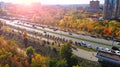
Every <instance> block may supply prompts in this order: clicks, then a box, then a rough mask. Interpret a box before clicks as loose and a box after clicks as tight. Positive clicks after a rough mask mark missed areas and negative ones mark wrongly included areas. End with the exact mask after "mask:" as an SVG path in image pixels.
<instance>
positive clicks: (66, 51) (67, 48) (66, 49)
mask: <svg viewBox="0 0 120 67" xmlns="http://www.w3.org/2000/svg"><path fill="white" fill-rule="evenodd" d="M71 56H72V50H71V45H70V44H65V45H63V46H62V47H61V48H60V57H61V58H63V59H66V60H69V58H70V57H71Z"/></svg>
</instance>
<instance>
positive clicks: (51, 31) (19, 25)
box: [2, 19, 116, 49]
mask: <svg viewBox="0 0 120 67" xmlns="http://www.w3.org/2000/svg"><path fill="white" fill-rule="evenodd" d="M2 20H3V19H2ZM4 21H5V23H6V24H8V25H11V26H14V27H16V28H21V29H25V30H27V31H31V32H37V33H41V34H43V35H45V34H49V35H51V36H55V37H59V38H65V39H66V40H72V41H73V42H81V41H83V39H84V40H88V41H85V42H86V43H87V44H91V47H92V48H93V49H94V48H95V47H96V46H100V47H104V48H106V47H107V48H110V47H111V44H112V42H113V41H112V40H105V39H100V38H94V37H91V36H85V35H81V34H75V33H71V34H70V32H65V31H61V30H56V31H55V30H54V29H51V28H49V27H46V26H42V25H38V24H33V23H31V24H30V23H27V22H21V21H19V20H15V21H10V20H4ZM33 25H34V27H33ZM45 32H46V33H45ZM81 39H82V40H81ZM91 41H93V42H91ZM96 42H97V43H96ZM100 43H103V44H109V46H108V45H102V44H100ZM114 45H116V42H114Z"/></svg>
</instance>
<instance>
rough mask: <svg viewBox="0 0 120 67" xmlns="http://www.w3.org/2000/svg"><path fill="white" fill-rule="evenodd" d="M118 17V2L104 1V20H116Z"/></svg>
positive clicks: (116, 0)
mask: <svg viewBox="0 0 120 67" xmlns="http://www.w3.org/2000/svg"><path fill="white" fill-rule="evenodd" d="M119 17H120V0H105V3H104V19H117V18H119Z"/></svg>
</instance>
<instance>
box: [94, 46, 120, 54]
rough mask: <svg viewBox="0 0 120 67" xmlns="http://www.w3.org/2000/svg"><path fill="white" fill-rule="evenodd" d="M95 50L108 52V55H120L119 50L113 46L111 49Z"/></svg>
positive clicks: (99, 48)
mask: <svg viewBox="0 0 120 67" xmlns="http://www.w3.org/2000/svg"><path fill="white" fill-rule="evenodd" d="M96 50H97V51H105V52H108V53H113V54H116V55H120V49H119V48H118V47H115V46H113V47H112V48H111V49H109V48H103V47H98V46H97V47H96Z"/></svg>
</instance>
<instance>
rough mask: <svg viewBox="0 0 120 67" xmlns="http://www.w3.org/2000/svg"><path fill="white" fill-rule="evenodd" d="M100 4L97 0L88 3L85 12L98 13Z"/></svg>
mask: <svg viewBox="0 0 120 67" xmlns="http://www.w3.org/2000/svg"><path fill="white" fill-rule="evenodd" d="M100 11H101V10H100V2H99V1H98V0H96V1H94V0H92V1H90V4H89V7H88V8H87V12H100Z"/></svg>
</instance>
